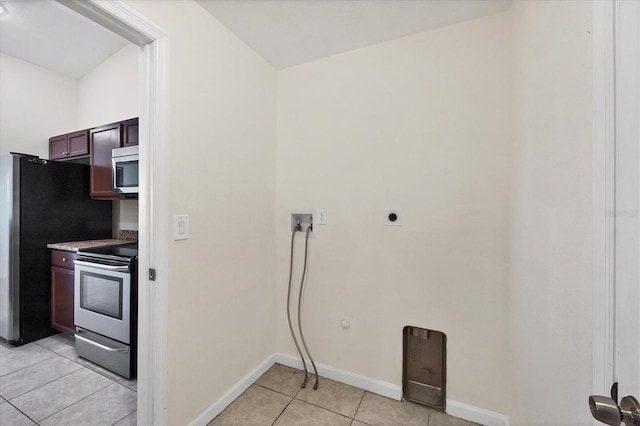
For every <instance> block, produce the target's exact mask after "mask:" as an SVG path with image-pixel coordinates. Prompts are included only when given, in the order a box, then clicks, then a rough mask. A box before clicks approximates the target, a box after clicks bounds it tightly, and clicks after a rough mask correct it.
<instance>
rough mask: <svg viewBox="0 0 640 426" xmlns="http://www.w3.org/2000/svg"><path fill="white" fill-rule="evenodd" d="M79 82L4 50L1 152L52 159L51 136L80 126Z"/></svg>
mask: <svg viewBox="0 0 640 426" xmlns="http://www.w3.org/2000/svg"><path fill="white" fill-rule="evenodd" d="M77 97H78V87H77V81H76V80H75V79H73V78H71V77H67V76H64V75H62V74H59V73H56V72H53V71H50V70H47V69H45V68H42V67H39V66H37V65H34V64H31V63H29V62H25V61H22V60H20V59H17V58H14V57H13V56H9V55H5V54H4V53H0V155H4V154H8V153H9V152H23V153H26V154H33V155H38V156H40V157H42V158H49V145H48V141H49V138H50V137H51V136H55V135H57V134H61V133H66V132H70V131H73V130H76V129H77V119H78V105H77Z"/></svg>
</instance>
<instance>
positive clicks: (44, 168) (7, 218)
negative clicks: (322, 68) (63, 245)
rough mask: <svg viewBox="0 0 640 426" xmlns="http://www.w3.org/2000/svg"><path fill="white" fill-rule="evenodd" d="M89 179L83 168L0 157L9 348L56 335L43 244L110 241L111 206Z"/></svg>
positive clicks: (0, 267)
mask: <svg viewBox="0 0 640 426" xmlns="http://www.w3.org/2000/svg"><path fill="white" fill-rule="evenodd" d="M89 180H90V177H89V166H88V165H86V164H74V163H68V162H59V161H48V160H41V159H39V158H38V157H35V156H29V155H24V154H9V155H4V156H0V337H1V338H3V339H6V340H7V341H8V342H10V343H12V344H14V345H21V344H24V343H29V342H32V341H35V340H38V339H41V338H43V337H46V336H50V335H52V334H55V333H57V331H55V330H53V329H52V328H51V251H50V250H49V249H48V248H47V244H49V243H55V242H66V241H82V240H93V239H103V238H111V202H110V201H98V200H92V199H91V197H90V192H89V191H90V189H89V185H90V182H89Z"/></svg>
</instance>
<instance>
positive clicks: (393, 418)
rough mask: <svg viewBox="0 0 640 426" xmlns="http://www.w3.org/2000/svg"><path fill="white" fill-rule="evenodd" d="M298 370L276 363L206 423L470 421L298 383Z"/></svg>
mask: <svg viewBox="0 0 640 426" xmlns="http://www.w3.org/2000/svg"><path fill="white" fill-rule="evenodd" d="M303 374H304V373H303V372H302V371H300V370H295V369H293V368H289V367H285V366H283V365H280V364H276V365H274V366H273V367H271V368H270V369H269V370H268V371H267V372H266V373H264V374H263V375H262V377H260V378H259V379H258V380H257V381H256V382H255V383H254V384H253V385H251V386H250V387H249V389H247V390H246V391H245V392H244V393H243V394H242V395H240V396H239V397H238V399H236V400H235V401H233V402H232V403H231V404H230V405H229V406H228V407H227V408H226V409H225V410H224V411H223V412H222V413H220V414H219V415H218V416H217V417H216V418H215V419H213V420H212V421H211V423H209V426H221V425H224V426H227V425H229V426H231V425H238V426H271V425H274V426H299V425H305V426H306V425H309V426H315V425H318V426H320V425H327V426H334V425H335V426H340V425H344V426H367V425H370V426H387V425H388V426H413V425H416V426H418V425H420V426H472V425H475V423H471V422H468V421H466V420H462V419H459V418H456V417H452V416H448V415H446V414H443V413H440V412H438V411H434V410H430V409H428V408H426V407H423V406H421V405H418V404H413V403H410V402H406V401H395V400H392V399H389V398H385V397H383V396H379V395H376V394H373V393H370V392H366V391H364V390H362V389H358V388H354V387H352V386H348V385H345V384H343V383H338V382H335V381H333V380H329V379H324V378H322V377H321V378H320V386H319V388H318V389H317V390H315V391H314V390H313V388H312V386H308V387H306V388H304V389H301V388H300V384H301V383H302V379H303Z"/></svg>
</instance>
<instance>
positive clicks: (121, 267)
mask: <svg viewBox="0 0 640 426" xmlns="http://www.w3.org/2000/svg"><path fill="white" fill-rule="evenodd" d="M73 263H75V264H76V265H80V266H88V267H90V268H97V269H106V270H107V271H117V272H127V271H129V265H104V264H102V263H93V262H85V261H84V260H74V261H73Z"/></svg>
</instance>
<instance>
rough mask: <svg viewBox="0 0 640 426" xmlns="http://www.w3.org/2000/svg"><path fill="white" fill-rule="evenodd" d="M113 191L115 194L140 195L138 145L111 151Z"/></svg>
mask: <svg viewBox="0 0 640 426" xmlns="http://www.w3.org/2000/svg"><path fill="white" fill-rule="evenodd" d="M111 164H112V177H113V185H112V190H113V193H114V194H122V195H125V196H126V195H127V194H137V193H138V145H133V146H126V147H124V148H115V149H113V150H112V151H111Z"/></svg>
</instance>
